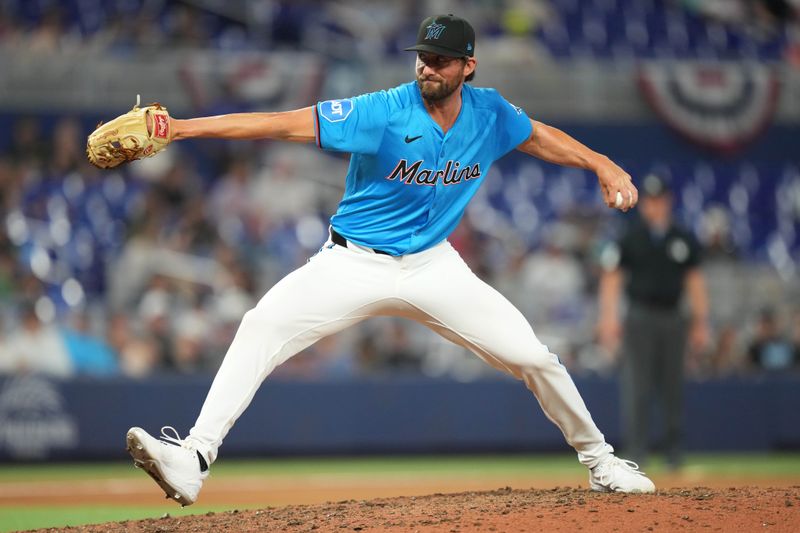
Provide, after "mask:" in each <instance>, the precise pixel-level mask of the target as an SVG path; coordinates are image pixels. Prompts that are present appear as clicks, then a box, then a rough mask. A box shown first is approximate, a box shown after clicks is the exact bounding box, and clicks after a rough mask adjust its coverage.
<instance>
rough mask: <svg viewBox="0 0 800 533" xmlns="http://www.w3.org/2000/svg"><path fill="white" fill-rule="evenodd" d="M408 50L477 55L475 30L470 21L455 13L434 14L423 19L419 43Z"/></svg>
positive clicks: (464, 55) (459, 55) (460, 55)
mask: <svg viewBox="0 0 800 533" xmlns="http://www.w3.org/2000/svg"><path fill="white" fill-rule="evenodd" d="M406 50H407V51H409V52H430V53H431V54H439V55H440V56H447V57H472V56H473V55H475V30H473V29H472V26H470V24H469V22H467V21H466V20H464V19H462V18H460V17H457V16H455V15H453V14H450V15H434V16H432V17H428V18H426V19H425V20H423V21H422V24H420V25H419V33H418V34H417V44H415V45H414V46H411V47H409V48H406Z"/></svg>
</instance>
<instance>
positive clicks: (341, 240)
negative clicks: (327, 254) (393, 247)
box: [331, 227, 392, 255]
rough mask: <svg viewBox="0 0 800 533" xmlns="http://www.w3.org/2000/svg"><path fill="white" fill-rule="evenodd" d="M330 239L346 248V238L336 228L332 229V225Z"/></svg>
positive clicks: (380, 252) (374, 250)
mask: <svg viewBox="0 0 800 533" xmlns="http://www.w3.org/2000/svg"><path fill="white" fill-rule="evenodd" d="M331 241H333V244H338V245H339V246H344V247H345V248H347V239H345V238H344V237H342V236H341V235H339V234H338V233H337V232H336V230H335V229H333V227H331ZM370 249H371V250H372V251H373V252H375V253H376V254H382V255H392V254H390V253H389V252H384V251H383V250H378V249H376V248H370Z"/></svg>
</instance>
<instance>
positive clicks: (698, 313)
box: [597, 174, 709, 470]
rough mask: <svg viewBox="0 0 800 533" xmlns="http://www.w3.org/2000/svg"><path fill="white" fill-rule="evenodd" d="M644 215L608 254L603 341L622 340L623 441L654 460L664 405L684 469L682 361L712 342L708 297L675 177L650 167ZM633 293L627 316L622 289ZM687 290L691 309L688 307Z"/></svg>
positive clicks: (670, 439)
mask: <svg viewBox="0 0 800 533" xmlns="http://www.w3.org/2000/svg"><path fill="white" fill-rule="evenodd" d="M638 210H639V213H640V215H641V217H640V220H637V221H635V222H634V223H632V224H631V225H630V226H629V227H628V228H627V230H626V231H625V233H624V235H623V237H622V238H621V239H620V240H619V242H618V243H617V246H616V247H615V249H613V250H608V252H609V253H605V254H604V257H605V258H606V260H605V261H604V265H603V267H604V270H603V274H602V277H601V279H600V287H599V320H598V329H597V332H598V340H599V342H600V343H601V345H603V347H604V348H605V349H606V350H607V351H608V353H610V354H616V353H618V350H619V347H620V346H619V345H620V340H621V341H622V365H621V370H622V376H621V378H622V379H621V400H622V414H623V424H624V425H623V435H624V445H625V447H626V448H627V453H628V454H629V456H630V458H631V459H633V460H634V461H637V462H644V461H645V460H646V459H647V452H648V440H649V435H650V430H651V428H650V424H649V422H650V419H651V418H652V417H651V410H652V407H653V403H654V401H657V403H659V404H660V406H661V413H662V415H663V418H662V419H663V421H664V425H665V427H664V440H663V449H664V453H665V455H666V460H667V466H668V467H669V468H670V469H673V470H674V469H678V468H679V467H680V465H681V460H682V440H683V367H684V356H685V353H686V351H687V341H688V344H689V348H690V349H692V350H703V349H704V348H705V347H706V345H707V344H708V339H709V330H708V297H707V293H706V288H705V281H704V279H703V274H702V272H701V271H700V268H699V265H700V246H699V244H698V243H697V241H696V240H695V238H694V237H693V235H692V234H691V233H690V232H689V231H687V230H686V229H684V228H682V227H681V226H679V225H678V224H677V223H675V222H674V221H673V220H672V193H671V191H670V189H669V185H668V183H667V182H666V181H665V180H664V179H663V178H661V177H659V176H657V175H655V174H651V175H648V176H647V177H646V178H645V179H644V180H643V181H642V186H641V199H640V202H639V209H638ZM623 286H624V288H625V295H626V296H627V300H628V307H627V314H626V317H625V321H624V328H623V327H621V323H620V307H621V305H620V302H621V300H622V298H621V296H622V288H623ZM684 293H685V294H686V297H687V298H686V299H687V300H688V304H689V305H688V307H689V311H690V314H689V316H688V317H687V315H686V313H685V312H684V310H683V306H682V305H681V303H682V299H683V298H682V297H683V295H684Z"/></svg>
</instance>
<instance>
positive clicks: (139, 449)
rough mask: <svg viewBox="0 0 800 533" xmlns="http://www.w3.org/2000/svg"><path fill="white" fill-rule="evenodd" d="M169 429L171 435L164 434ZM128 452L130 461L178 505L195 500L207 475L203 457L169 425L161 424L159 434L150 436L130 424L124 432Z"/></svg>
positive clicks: (184, 504)
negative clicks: (125, 432) (158, 435)
mask: <svg viewBox="0 0 800 533" xmlns="http://www.w3.org/2000/svg"><path fill="white" fill-rule="evenodd" d="M168 431H170V432H171V433H173V434H174V437H173V436H170V435H167V432H168ZM127 445H128V453H130V454H131V457H133V465H134V466H135V467H137V468H142V469H144V471H145V472H147V473H148V474H150V477H152V478H153V479H154V480H155V481H156V483H158V485H159V486H160V487H161V488H162V489H164V492H166V493H167V498H172V499H174V500H175V501H176V502H178V503H180V504H181V506H186V505H192V504H193V503H194V502H195V501H196V500H197V495H198V493H199V492H200V488H201V487H202V486H203V481H204V480H205V479H206V478H207V477H208V465H207V464H206V462H205V460H204V459H203V458H202V457H201V456H200V454H198V453H197V451H196V450H195V449H194V448H192V447H191V446H190V445H189V444H188V443H187V442H186V441H185V440H182V439H181V438H180V436H179V435H178V432H177V431H175V428H173V427H171V426H164V427H163V428H161V438H160V440H159V439H156V438H154V437H152V436H150V435H149V434H148V433H147V432H146V431H145V430H143V429H142V428H131V429H129V430H128V436H127Z"/></svg>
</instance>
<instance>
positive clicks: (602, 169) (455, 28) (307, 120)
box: [87, 15, 655, 505]
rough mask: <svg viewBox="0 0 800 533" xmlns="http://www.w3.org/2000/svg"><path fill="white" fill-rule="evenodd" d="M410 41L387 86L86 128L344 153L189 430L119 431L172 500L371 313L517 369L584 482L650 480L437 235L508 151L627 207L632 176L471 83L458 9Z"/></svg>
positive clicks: (124, 155) (189, 496) (117, 148)
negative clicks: (298, 263) (318, 232)
mask: <svg viewBox="0 0 800 533" xmlns="http://www.w3.org/2000/svg"><path fill="white" fill-rule="evenodd" d="M407 50H410V51H414V52H416V53H417V60H416V67H415V76H416V79H415V80H414V81H413V82H410V83H406V84H404V85H400V86H398V87H394V88H392V89H389V90H385V91H379V92H375V93H369V94H364V95H361V96H357V97H354V98H346V99H341V100H330V101H326V102H320V103H318V104H316V105H314V106H312V107H308V108H305V109H299V110H295V111H288V112H283V113H242V114H230V115H222V116H216V117H206V118H196V119H190V120H177V119H174V118H172V117H169V115H168V114H167V112H166V110H165V109H164V108H162V107H160V106H151V107H146V108H139V107H138V106H137V107H135V108H134V110H133V111H132V112H131V113H129V114H127V115H123V116H122V117H119V118H117V119H115V120H114V121H112V122H110V123H109V124H106V125H104V126H101V127H100V128H99V129H98V130H97V131H96V132H95V133H93V134H92V135H91V136H90V137H89V141H88V146H87V154H88V157H89V159H90V160H91V161H92V162H93V163H95V164H96V165H98V166H101V167H111V166H115V165H118V164H120V163H122V162H125V161H129V160H132V159H138V158H140V157H145V156H150V155H153V154H155V153H157V152H158V151H159V150H161V149H163V148H165V147H166V146H167V145H168V143H169V142H174V141H178V140H181V139H187V138H192V137H213V138H223V139H277V140H284V141H293V142H306V143H311V142H314V143H316V144H317V146H319V147H320V148H322V149H324V150H333V151H341V152H349V153H350V154H351V157H350V166H349V170H348V173H347V178H346V186H345V192H344V195H343V197H342V200H341V203H340V204H339V207H338V210H337V211H336V214H335V215H333V217H332V218H331V221H330V237H329V239H328V241H327V242H326V243H325V244H324V245H323V246H322V247H321V248H320V250H319V252H318V253H317V254H316V255H314V256H313V257H312V258H311V259H310V260H309V261H308V263H306V264H305V265H304V266H302V267H301V268H299V269H297V270H296V271H294V272H292V273H291V274H289V275H288V276H286V277H285V278H284V279H282V280H281V281H280V282H278V283H277V284H276V285H275V286H274V287H272V288H271V289H270V290H269V291H268V292H267V293H266V294H265V295H264V296H263V297H262V298H261V300H260V301H259V302H258V304H257V305H256V306H255V308H253V309H251V310H250V311H248V312H247V313H246V314H245V315H244V317H243V319H242V322H241V324H240V326H239V329H238V331H237V333H236V336H235V338H234V340H233V342H232V344H231V346H230V348H229V349H228V352H227V354H226V355H225V359H224V360H223V362H222V364H221V366H220V368H219V371H218V373H217V375H216V377H215V378H214V381H213V383H212V385H211V389H210V390H209V392H208V396H207V398H206V400H205V403H204V404H203V407H202V409H201V411H200V414H199V416H198V418H197V421H196V423H195V425H194V427H193V428H192V429H191V431H190V432H189V436H188V437H187V438H185V439H181V438H180V437H179V435H178V434H177V432H176V431H175V430H174V429H172V428H171V427H169V426H166V427H165V428H163V429H162V436H161V438H160V439H156V438H154V437H152V436H151V435H149V434H148V433H146V432H145V431H144V430H143V429H141V428H137V427H134V428H131V429H130V431H129V432H128V434H127V445H128V450H129V452H130V454H131V455H132V457H133V460H134V463H135V464H136V465H137V466H139V467H141V468H143V469H144V470H145V471H147V473H148V474H150V475H151V476H152V477H153V478H154V479H155V481H156V482H157V483H158V484H159V485H160V486H161V488H162V489H164V491H165V492H166V494H167V496H168V497H170V498H174V499H175V500H176V501H178V502H179V503H180V504H182V505H190V504H192V503H194V502H195V500H196V499H197V496H198V493H199V491H200V488H201V486H202V484H203V481H204V480H205V478H206V477H207V476H208V469H209V466H210V465H211V464H212V463H213V462H214V461H215V460H216V458H217V453H218V450H219V447H220V446H221V444H222V441H223V439H224V438H225V435H226V434H227V433H228V431H229V430H230V429H231V427H232V426H233V424H234V423H235V422H236V420H237V419H238V418H239V416H240V415H241V414H242V412H243V411H244V410H245V409H246V408H247V406H248V404H249V403H250V401H251V400H252V398H253V395H254V394H255V393H256V390H257V389H258V388H259V386H260V385H261V383H262V382H263V381H264V379H265V378H266V377H267V376H268V375H269V374H270V372H272V370H273V369H274V368H275V367H276V366H278V365H280V364H281V363H283V362H284V361H286V360H287V359H289V358H290V357H292V356H293V355H295V354H296V353H298V352H299V351H301V350H303V349H304V348H306V347H308V346H310V345H311V344H313V343H314V342H316V341H317V340H319V339H321V338H322V337H325V336H327V335H331V334H333V333H336V332H338V331H341V330H343V329H345V328H347V327H349V326H352V325H353V324H356V323H358V322H360V321H362V320H364V319H367V318H369V317H372V316H377V315H393V316H403V317H407V318H409V319H411V320H415V321H417V322H419V323H421V324H424V325H425V326H427V327H429V328H431V329H432V330H434V331H436V332H437V333H439V334H441V335H442V336H444V337H445V338H447V339H449V340H451V341H453V342H455V343H457V344H459V345H461V346H464V347H465V348H468V349H469V350H471V351H472V352H473V353H474V354H475V355H477V356H478V357H480V358H481V359H483V360H484V361H486V363H488V364H490V365H492V366H493V367H495V368H497V369H499V370H502V371H504V372H507V373H509V374H511V375H513V376H514V377H516V378H518V379H520V380H522V381H523V382H524V383H525V385H526V386H527V387H528V389H529V390H530V391H531V392H532V393H533V394H534V396H535V397H536V399H537V400H538V401H539V405H540V406H541V408H542V409H543V410H544V412H545V414H546V415H547V417H548V418H549V419H550V420H552V421H553V422H554V423H555V424H556V425H557V426H558V427H559V429H560V430H561V431H562V433H563V434H564V437H565V439H566V441H567V442H568V443H569V444H570V445H571V446H572V447H573V448H574V449H575V450H576V451H577V454H578V459H579V461H580V462H581V463H583V464H584V465H586V466H587V467H588V468H589V471H590V473H589V483H590V487H591V488H592V489H593V490H597V491H618V492H652V491H654V490H655V489H654V486H653V483H652V482H651V481H650V480H649V479H648V478H647V477H645V475H644V474H643V473H642V472H640V471H639V470H638V466H637V465H636V464H634V463H632V462H630V461H625V460H622V459H619V458H617V457H615V456H614V455H613V453H612V452H613V449H612V447H611V446H610V445H609V444H607V443H606V441H605V438H604V437H603V434H602V433H601V432H600V430H599V429H598V428H597V426H596V425H595V423H594V422H593V420H592V417H591V415H590V414H589V411H588V410H587V408H586V406H585V405H584V402H583V400H582V398H581V396H580V394H579V393H578V390H577V389H576V387H575V385H574V383H573V382H572V379H571V378H570V376H569V375H568V374H567V371H566V369H565V368H564V367H563V366H562V365H561V364H560V363H559V360H558V358H557V357H556V356H555V355H554V354H552V353H550V352H549V351H548V349H547V347H546V346H545V345H543V344H542V343H541V342H540V341H539V339H538V338H537V337H536V335H535V334H534V332H533V330H532V329H531V326H530V325H529V324H528V322H527V321H526V320H525V318H524V317H523V316H522V314H521V313H520V312H519V311H518V310H517V309H516V308H515V307H514V306H513V305H512V304H511V303H509V302H508V300H506V299H505V298H504V297H503V296H501V295H500V293H498V292H497V291H496V290H494V289H493V288H492V287H490V286H489V285H487V284H486V283H484V282H483V281H481V280H480V279H478V277H477V276H475V274H473V273H472V271H471V270H470V269H469V267H468V266H467V265H466V264H465V263H464V261H463V260H462V259H461V257H459V255H458V253H457V252H456V251H455V249H453V247H452V246H451V245H450V243H449V242H448V241H447V237H448V235H450V233H451V232H452V231H453V230H454V228H455V227H456V226H457V225H458V223H459V221H460V220H461V217H462V215H463V213H464V209H465V207H466V205H467V203H468V202H469V201H470V199H471V198H472V197H473V196H474V195H475V192H476V191H477V190H478V187H480V186H481V184H482V183H483V181H484V179H485V178H486V175H487V173H488V171H489V167H490V166H491V165H492V163H493V162H494V161H495V160H497V159H499V158H500V157H502V156H503V155H505V154H507V153H508V152H510V151H511V150H514V149H517V150H520V151H522V152H524V153H526V154H529V155H532V156H534V157H538V158H541V159H544V160H546V161H550V162H553V163H557V164H560V165H569V166H573V167H579V168H585V169H589V170H592V171H593V172H594V173H596V174H597V179H598V181H599V185H600V187H601V189H602V193H603V196H604V199H605V202H606V204H607V205H608V206H609V207H615V208H618V209H621V210H623V211H627V210H628V209H630V208H632V207H633V206H634V205H636V202H637V199H638V193H637V190H636V187H635V186H634V185H633V183H632V182H631V178H630V176H629V175H628V174H627V173H626V172H625V171H623V170H622V169H621V168H620V167H619V166H617V165H616V164H614V163H613V162H612V161H611V160H609V159H608V158H607V157H605V156H603V155H601V154H598V153H596V152H594V151H592V150H590V149H589V148H587V147H586V146H584V145H582V144H581V143H579V142H578V141H576V140H575V139H573V138H571V137H569V136H568V135H566V134H565V133H563V132H561V131H559V130H558V129H555V128H553V127H551V126H548V125H545V124H542V123H541V122H538V121H535V120H531V119H530V118H529V117H528V116H527V115H526V113H525V112H524V111H523V110H522V109H520V108H519V107H516V106H514V105H512V104H510V103H509V102H507V101H506V100H505V99H504V98H503V97H502V96H501V95H500V94H499V93H498V92H497V91H496V90H494V89H477V88H473V87H471V86H470V85H467V84H466V83H465V82H468V81H470V80H471V79H472V77H473V76H474V74H475V66H476V64H477V61H476V59H475V57H474V53H475V34H474V31H473V29H472V27H471V26H470V24H469V23H468V22H467V21H465V20H463V19H461V18H459V17H456V16H453V15H438V16H433V17H430V18H427V19H426V20H424V21H423V22H422V24H421V26H420V29H419V34H418V39H417V43H416V45H415V46H412V47H410V48H408V49H407ZM275 194H280V191H275Z"/></svg>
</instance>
